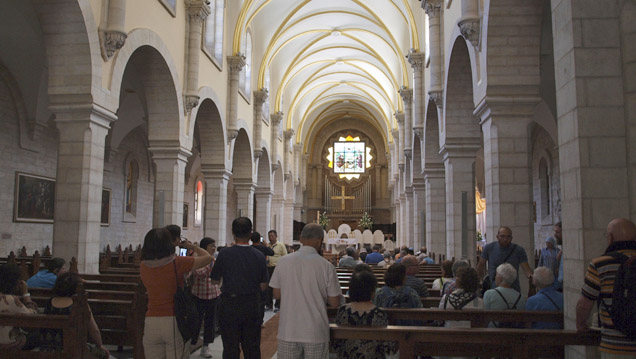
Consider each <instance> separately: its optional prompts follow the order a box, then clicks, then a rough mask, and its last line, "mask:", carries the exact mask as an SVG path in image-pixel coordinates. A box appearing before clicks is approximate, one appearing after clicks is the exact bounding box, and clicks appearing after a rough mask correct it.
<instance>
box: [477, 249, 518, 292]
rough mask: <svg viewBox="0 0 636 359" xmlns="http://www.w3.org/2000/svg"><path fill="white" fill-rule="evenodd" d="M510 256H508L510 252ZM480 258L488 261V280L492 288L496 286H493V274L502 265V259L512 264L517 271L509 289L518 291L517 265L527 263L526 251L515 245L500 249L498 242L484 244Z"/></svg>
mask: <svg viewBox="0 0 636 359" xmlns="http://www.w3.org/2000/svg"><path fill="white" fill-rule="evenodd" d="M511 251H513V252H512V254H511V255H510V256H508V254H510V252H511ZM481 257H482V258H483V259H485V260H487V261H488V278H490V280H491V281H492V288H494V287H495V286H496V284H495V274H496V272H497V267H498V266H499V265H500V264H503V263H504V259H506V257H508V259H506V263H510V264H512V266H513V267H514V268H515V269H516V270H517V279H516V280H515V282H514V283H512V285H511V287H512V288H513V289H516V290H517V291H520V287H519V265H520V264H521V263H527V262H528V256H527V255H526V251H525V250H524V249H523V247H521V246H520V245H516V244H514V243H511V244H510V245H509V246H508V247H502V246H500V245H499V242H492V243H488V244H486V246H485V247H484V250H483V251H482V253H481Z"/></svg>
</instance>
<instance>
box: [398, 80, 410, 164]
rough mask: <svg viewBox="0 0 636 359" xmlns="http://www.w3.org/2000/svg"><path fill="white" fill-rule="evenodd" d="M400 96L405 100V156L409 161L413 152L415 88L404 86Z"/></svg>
mask: <svg viewBox="0 0 636 359" xmlns="http://www.w3.org/2000/svg"><path fill="white" fill-rule="evenodd" d="M399 92H400V96H401V97H402V102H404V132H402V134H403V137H404V157H406V160H407V161H408V160H409V159H410V158H411V156H412V154H413V90H412V89H409V88H406V87H402V88H401V89H400V91H399Z"/></svg>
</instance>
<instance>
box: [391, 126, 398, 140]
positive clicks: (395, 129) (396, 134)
mask: <svg viewBox="0 0 636 359" xmlns="http://www.w3.org/2000/svg"><path fill="white" fill-rule="evenodd" d="M391 136H393V138H394V139H395V140H396V141H397V140H399V139H400V130H398V129H397V128H394V129H392V130H391Z"/></svg>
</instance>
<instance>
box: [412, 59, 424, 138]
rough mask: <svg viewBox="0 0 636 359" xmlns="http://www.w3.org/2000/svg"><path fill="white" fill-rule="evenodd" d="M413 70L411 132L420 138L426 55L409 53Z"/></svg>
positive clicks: (422, 118)
mask: <svg viewBox="0 0 636 359" xmlns="http://www.w3.org/2000/svg"><path fill="white" fill-rule="evenodd" d="M407 58H408V60H409V63H410V64H411V67H412V68H413V75H414V80H413V81H414V82H413V131H414V132H415V133H417V134H418V137H419V138H422V136H421V133H423V131H424V104H425V103H426V96H425V94H424V66H425V65H426V54H424V53H423V52H410V53H409V54H408V56H407Z"/></svg>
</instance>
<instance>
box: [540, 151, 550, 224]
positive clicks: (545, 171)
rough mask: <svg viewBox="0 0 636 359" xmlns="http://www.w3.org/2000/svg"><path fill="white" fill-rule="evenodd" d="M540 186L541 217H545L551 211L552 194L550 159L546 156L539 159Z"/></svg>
mask: <svg viewBox="0 0 636 359" xmlns="http://www.w3.org/2000/svg"><path fill="white" fill-rule="evenodd" d="M539 186H540V193H541V218H542V219H543V218H545V217H547V216H549V215H550V213H551V210H550V209H551V207H552V205H551V203H550V200H551V194H550V169H549V167H548V161H546V159H545V158H544V157H542V158H541V160H539Z"/></svg>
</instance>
